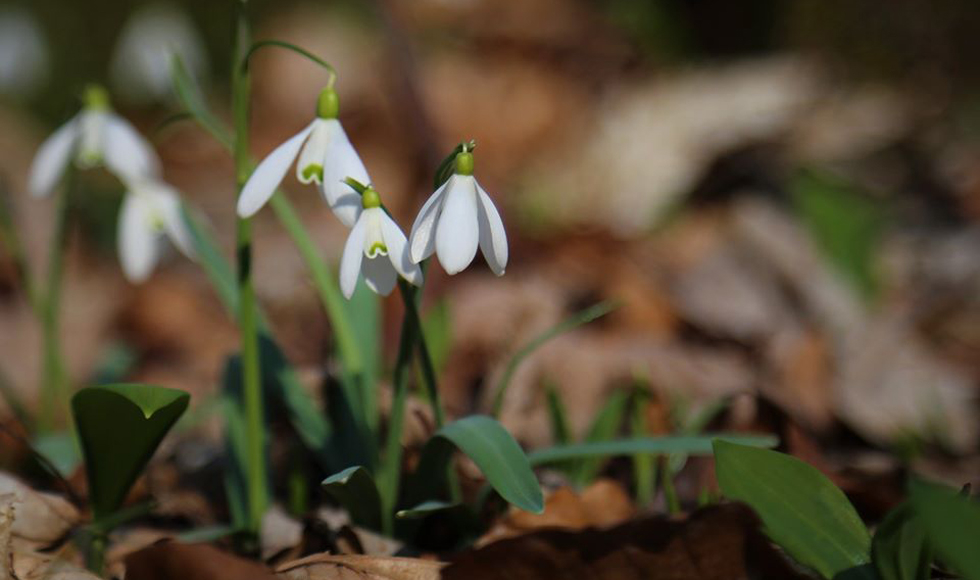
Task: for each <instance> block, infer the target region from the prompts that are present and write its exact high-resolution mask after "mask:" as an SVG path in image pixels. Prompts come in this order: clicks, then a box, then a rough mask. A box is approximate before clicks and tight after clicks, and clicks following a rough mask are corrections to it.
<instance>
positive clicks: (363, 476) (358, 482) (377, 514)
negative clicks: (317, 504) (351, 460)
mask: <svg viewBox="0 0 980 580" xmlns="http://www.w3.org/2000/svg"><path fill="white" fill-rule="evenodd" d="M322 485H323V488H324V489H325V490H326V491H327V493H329V494H330V495H331V496H332V497H333V498H334V499H335V500H337V502H338V503H339V504H340V505H342V506H343V507H344V509H346V510H347V513H349V514H350V517H351V519H352V520H354V522H355V523H356V524H358V525H361V526H364V527H367V528H370V529H372V530H380V529H381V496H380V495H379V494H378V486H377V485H376V484H375V483H374V478H373V477H371V474H370V473H369V472H368V470H367V469H365V468H363V467H361V466H357V467H348V468H347V469H345V470H343V471H341V472H340V473H335V474H333V475H331V476H330V477H328V478H326V479H325V480H323V484H322Z"/></svg>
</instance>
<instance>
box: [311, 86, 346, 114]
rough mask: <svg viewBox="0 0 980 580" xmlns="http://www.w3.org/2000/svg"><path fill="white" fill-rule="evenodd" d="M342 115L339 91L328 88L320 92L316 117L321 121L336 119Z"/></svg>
mask: <svg viewBox="0 0 980 580" xmlns="http://www.w3.org/2000/svg"><path fill="white" fill-rule="evenodd" d="M339 113H340V97H338V96H337V91H335V90H333V88H331V87H327V88H325V89H323V90H322V91H320V96H319V97H318V98H317V100H316V116H317V117H319V118H321V119H336V118H337V115H338V114H339Z"/></svg>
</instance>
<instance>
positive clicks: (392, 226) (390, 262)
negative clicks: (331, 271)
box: [340, 186, 422, 300]
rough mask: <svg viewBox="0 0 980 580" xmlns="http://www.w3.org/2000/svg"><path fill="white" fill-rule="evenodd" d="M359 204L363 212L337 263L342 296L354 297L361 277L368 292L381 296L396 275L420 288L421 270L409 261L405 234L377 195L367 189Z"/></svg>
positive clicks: (386, 292) (395, 279) (392, 285)
mask: <svg viewBox="0 0 980 580" xmlns="http://www.w3.org/2000/svg"><path fill="white" fill-rule="evenodd" d="M354 195H355V196H356V195H357V193H356V192H355V194H354ZM360 201H361V204H362V205H363V211H359V215H358V216H357V220H356V221H355V222H354V227H353V228H352V229H351V231H350V235H349V236H348V237H347V243H346V244H345V245H344V254H343V256H342V257H341V259H340V290H341V291H342V292H343V293H344V296H345V297H347V299H348V300H349V299H350V297H351V295H352V294H354V288H355V287H356V286H357V278H358V276H359V275H360V274H361V273H363V274H364V282H365V283H366V284H367V286H368V288H370V289H371V290H374V291H375V292H376V293H378V294H381V295H382V296H387V295H388V294H391V291H392V289H394V287H395V282H396V281H397V280H398V275H399V274H400V275H401V276H402V278H405V279H406V280H408V281H409V282H411V283H412V284H415V285H416V286H419V285H420V284H422V268H420V267H419V265H418V264H415V263H413V262H412V261H411V260H410V259H409V256H408V246H407V244H406V240H405V234H403V233H402V230H401V228H399V227H398V224H396V223H395V222H394V221H393V220H392V219H391V217H390V216H389V215H388V214H386V213H385V211H384V210H383V209H381V198H380V197H379V196H378V192H376V191H375V190H374V189H373V188H371V187H370V186H368V187H367V189H365V190H364V194H363V196H362V197H361V198H360Z"/></svg>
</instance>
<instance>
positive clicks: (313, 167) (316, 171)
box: [296, 119, 331, 184]
mask: <svg viewBox="0 0 980 580" xmlns="http://www.w3.org/2000/svg"><path fill="white" fill-rule="evenodd" d="M330 137H331V130H330V123H329V122H328V121H326V120H324V119H317V120H315V121H313V130H312V131H310V138H309V139H307V140H306V143H305V144H304V145H303V149H301V150H300V153H299V161H297V162H296V179H298V180H299V182H300V183H317V184H319V183H320V182H321V181H323V160H324V159H325V158H326V156H327V144H328V143H329V142H330Z"/></svg>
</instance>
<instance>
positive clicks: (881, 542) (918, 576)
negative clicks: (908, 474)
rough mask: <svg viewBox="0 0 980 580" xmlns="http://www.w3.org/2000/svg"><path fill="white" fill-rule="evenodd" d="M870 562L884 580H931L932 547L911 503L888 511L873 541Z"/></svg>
mask: <svg viewBox="0 0 980 580" xmlns="http://www.w3.org/2000/svg"><path fill="white" fill-rule="evenodd" d="M871 560H872V561H873V562H874V565H875V569H876V570H877V571H878V576H879V577H880V578H881V580H928V579H929V567H930V565H931V563H932V548H931V547H930V546H929V542H928V541H927V540H926V530H925V528H924V527H923V525H922V522H921V521H920V520H919V518H918V517H916V516H915V511H914V510H913V509H912V506H911V504H909V503H908V502H906V503H903V504H901V505H900V506H898V507H896V508H895V509H893V510H892V511H890V512H888V515H886V516H885V519H884V520H883V521H882V522H881V524H880V525H879V526H878V529H877V530H876V531H875V536H874V539H873V540H872V541H871Z"/></svg>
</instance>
